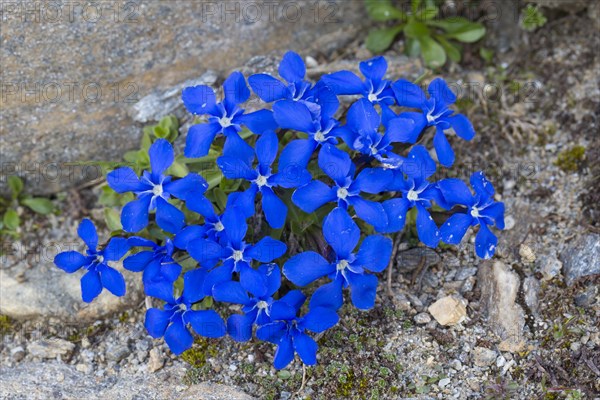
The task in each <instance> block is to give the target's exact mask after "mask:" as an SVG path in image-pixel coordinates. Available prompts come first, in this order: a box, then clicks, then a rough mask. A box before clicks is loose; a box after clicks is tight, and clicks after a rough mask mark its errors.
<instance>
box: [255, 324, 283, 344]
mask: <svg viewBox="0 0 600 400" xmlns="http://www.w3.org/2000/svg"><path fill="white" fill-rule="evenodd" d="M286 328H287V323H285V322H283V321H277V322H272V323H269V324H265V325H263V326H259V327H258V329H257V330H256V337H257V338H259V339H260V340H263V341H265V342H270V343H278V342H279V341H280V340H281V338H282V337H283V335H284V334H285V333H286Z"/></svg>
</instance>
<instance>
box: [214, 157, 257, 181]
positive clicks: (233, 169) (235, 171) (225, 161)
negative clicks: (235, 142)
mask: <svg viewBox="0 0 600 400" xmlns="http://www.w3.org/2000/svg"><path fill="white" fill-rule="evenodd" d="M217 165H218V166H219V168H220V169H221V171H222V172H223V175H225V177H226V178H227V179H246V180H248V181H251V180H254V179H256V177H257V173H256V171H255V170H254V169H252V168H250V166H249V165H248V164H246V163H245V162H244V161H242V160H240V159H238V158H235V157H231V156H222V157H219V158H217Z"/></svg>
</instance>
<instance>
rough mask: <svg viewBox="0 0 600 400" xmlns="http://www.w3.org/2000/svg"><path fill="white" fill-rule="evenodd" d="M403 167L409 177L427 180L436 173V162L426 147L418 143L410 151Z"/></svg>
mask: <svg viewBox="0 0 600 400" xmlns="http://www.w3.org/2000/svg"><path fill="white" fill-rule="evenodd" d="M401 169H402V172H403V173H405V174H406V175H408V176H409V177H413V178H420V179H421V180H425V179H426V178H428V177H430V176H431V175H433V174H434V173H435V170H436V164H435V161H433V159H432V158H431V156H430V155H429V152H428V151H427V149H426V148H425V147H423V146H421V145H416V146H414V147H413V148H412V149H410V151H409V152H408V157H407V159H406V160H405V161H404V163H403V164H402V167H401Z"/></svg>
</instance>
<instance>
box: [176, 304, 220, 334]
mask: <svg viewBox="0 0 600 400" xmlns="http://www.w3.org/2000/svg"><path fill="white" fill-rule="evenodd" d="M185 322H189V323H190V325H192V328H193V329H194V331H195V332H196V333H197V334H198V335H200V336H204V337H209V338H219V337H221V336H223V335H225V333H226V332H227V328H226V327H225V322H224V321H223V318H221V316H220V315H219V314H217V312H216V311H215V310H189V311H187V312H186V313H185Z"/></svg>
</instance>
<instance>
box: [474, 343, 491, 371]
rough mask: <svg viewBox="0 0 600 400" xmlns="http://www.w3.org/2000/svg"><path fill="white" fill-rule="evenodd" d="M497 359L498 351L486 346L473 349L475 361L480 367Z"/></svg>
mask: <svg viewBox="0 0 600 400" xmlns="http://www.w3.org/2000/svg"><path fill="white" fill-rule="evenodd" d="M495 361H496V352H495V351H494V350H490V349H488V348H485V347H475V348H474V349H473V362H474V363H475V365H477V366H478V367H487V366H490V365H492V364H493V363H494V362H495Z"/></svg>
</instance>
